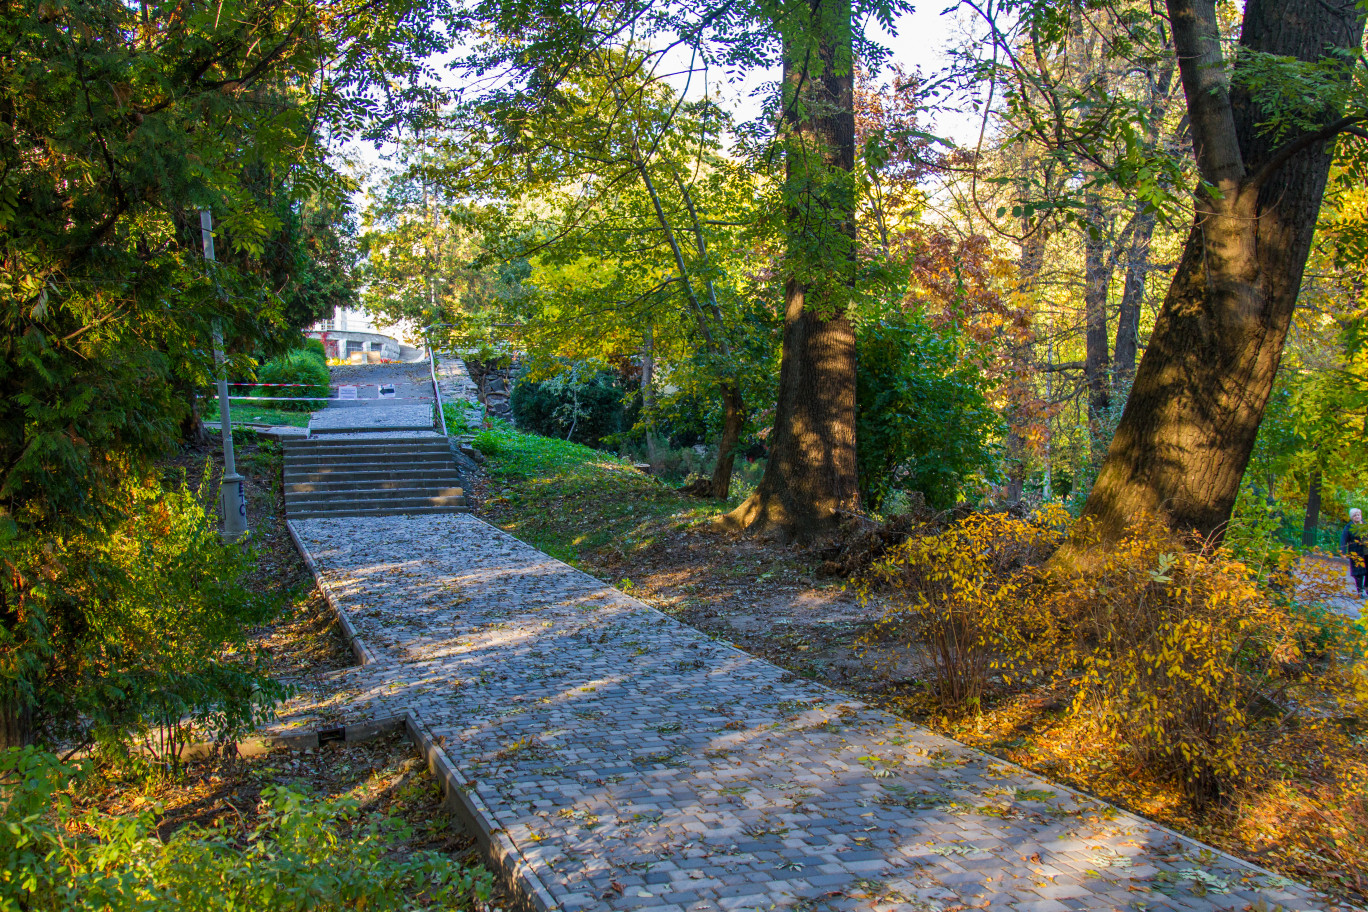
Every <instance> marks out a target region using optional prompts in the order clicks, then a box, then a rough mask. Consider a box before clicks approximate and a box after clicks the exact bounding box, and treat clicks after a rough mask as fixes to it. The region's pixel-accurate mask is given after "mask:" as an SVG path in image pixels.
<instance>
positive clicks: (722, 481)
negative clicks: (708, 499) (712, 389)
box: [712, 383, 746, 500]
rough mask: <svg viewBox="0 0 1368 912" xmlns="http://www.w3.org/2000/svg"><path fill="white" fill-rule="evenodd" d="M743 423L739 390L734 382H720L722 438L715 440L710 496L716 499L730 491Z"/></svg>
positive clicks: (724, 497) (742, 405)
mask: <svg viewBox="0 0 1368 912" xmlns="http://www.w3.org/2000/svg"><path fill="white" fill-rule="evenodd" d="M745 424H746V410H745V407H744V404H743V403H742V401H741V390H740V389H738V388H737V386H736V384H734V383H724V384H722V438H721V439H720V440H718V442H717V465H716V466H715V467H714V468H713V476H712V496H713V497H716V498H717V499H718V500H725V499H726V498H727V495H728V494H730V493H731V477H732V466H733V465H735V463H736V445H737V444H738V443H740V442H741V430H742V429H743V428H744V427H745Z"/></svg>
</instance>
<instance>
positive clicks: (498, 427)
mask: <svg viewBox="0 0 1368 912" xmlns="http://www.w3.org/2000/svg"><path fill="white" fill-rule="evenodd" d="M473 445H474V447H475V449H477V450H479V451H480V452H481V453H483V454H484V455H485V456H488V457H489V458H490V459H491V460H492V462H491V464H490V466H489V471H490V472H491V473H492V474H494V475H496V476H498V477H500V478H542V479H564V478H567V477H572V476H583V475H586V474H589V475H592V474H596V473H597V470H598V469H599V468H600V467H602V466H607V465H613V466H621V467H624V468H628V466H627V464H626V463H624V462H622V461H621V460H619V459H617V458H616V457H613V456H608V455H606V454H604V453H602V452H599V451H598V450H595V449H591V448H590V447H587V446H585V445H584V444H581V443H574V442H572V441H569V440H564V439H561V438H557V437H543V436H541V435H540V434H528V433H523V432H521V431H518V430H515V429H514V428H513V426H512V425H510V424H508V423H506V422H503V421H499V420H498V419H493V420H491V422H490V427H488V428H487V429H485V430H483V431H481V432H480V433H478V434H476V435H475V439H474V441H473Z"/></svg>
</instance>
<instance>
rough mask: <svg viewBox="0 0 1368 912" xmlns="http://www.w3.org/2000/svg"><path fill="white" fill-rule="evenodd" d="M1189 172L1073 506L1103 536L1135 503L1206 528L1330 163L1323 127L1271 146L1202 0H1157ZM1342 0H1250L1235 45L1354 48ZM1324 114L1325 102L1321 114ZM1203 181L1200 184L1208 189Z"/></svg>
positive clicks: (1263, 397) (1242, 445)
mask: <svg viewBox="0 0 1368 912" xmlns="http://www.w3.org/2000/svg"><path fill="white" fill-rule="evenodd" d="M1168 10H1169V18H1170V20H1171V22H1172V24H1173V37H1174V47H1175V50H1176V53H1177V57H1178V65H1179V72H1180V74H1181V77H1182V83H1183V90H1184V94H1185V95H1186V97H1187V103H1188V115H1189V122H1190V124H1191V130H1192V138H1193V147H1194V153H1195V155H1196V159H1197V165H1198V171H1199V174H1200V176H1201V178H1202V181H1203V186H1202V187H1199V189H1198V191H1197V192H1196V194H1195V199H1194V208H1195V216H1194V222H1193V226H1192V229H1191V232H1190V234H1189V235H1188V239H1187V242H1186V245H1185V247H1184V250H1183V255H1182V258H1181V260H1180V263H1179V266H1178V270H1177V272H1176V274H1175V275H1174V278H1173V282H1172V284H1171V285H1170V287H1169V290H1168V294H1167V296H1166V297H1165V300H1164V303H1163V306H1162V307H1161V309H1160V312H1159V316H1158V319H1157V321H1156V323H1155V327H1154V333H1153V335H1152V336H1151V338H1150V344H1149V347H1148V348H1147V349H1146V351H1145V355H1144V357H1143V358H1142V359H1141V361H1140V367H1139V369H1138V370H1137V372H1136V375H1135V384H1134V388H1133V389H1132V392H1131V396H1130V400H1129V402H1128V403H1127V405H1126V410H1125V413H1124V414H1123V415H1122V417H1121V422H1120V426H1119V427H1118V428H1117V432H1116V436H1115V438H1114V439H1113V441H1112V445H1111V449H1110V451H1109V453H1108V456H1107V460H1106V462H1105V463H1104V464H1103V467H1102V470H1101V472H1100V474H1099V476H1098V479H1097V482H1096V484H1094V486H1093V490H1092V493H1091V494H1090V495H1089V497H1088V501H1087V504H1086V506H1085V508H1084V513H1085V515H1087V516H1089V517H1091V518H1092V519H1093V520H1094V521H1095V522H1096V523H1097V524H1098V528H1099V530H1100V532H1101V533H1102V535H1103V536H1104V537H1107V538H1115V537H1118V536H1119V535H1120V534H1121V533H1122V531H1123V530H1124V529H1125V527H1126V525H1127V524H1128V522H1130V521H1131V520H1132V519H1134V518H1135V517H1136V516H1137V515H1139V514H1141V513H1151V514H1155V515H1162V516H1165V517H1167V519H1168V521H1169V523H1170V524H1171V525H1172V526H1173V527H1174V528H1177V529H1183V530H1189V529H1190V530H1196V531H1197V532H1198V533H1200V534H1202V535H1206V536H1211V537H1213V538H1219V536H1220V535H1221V533H1222V532H1223V530H1224V527H1225V523H1226V522H1227V521H1228V520H1229V518H1230V511H1231V508H1232V507H1233V506H1234V503H1235V498H1236V495H1237V494H1238V492H1239V485H1240V479H1241V478H1242V477H1243V475H1244V470H1245V467H1246V465H1247V464H1248V462H1249V456H1250V453H1251V452H1252V451H1253V447H1254V440H1255V436H1256V435H1257V433H1258V429H1259V422H1260V420H1261V419H1262V417H1263V411H1264V407H1265V405H1266V404H1267V402H1268V396H1269V394H1270V392H1271V391H1272V388H1273V380H1274V377H1275V376H1276V374H1277V370H1278V364H1279V362H1280V360H1281V358H1282V351H1283V344H1284V342H1285V340H1286V337H1287V329H1288V325H1289V323H1290V321H1291V318H1292V312H1293V309H1294V308H1295V305H1296V301H1297V292H1298V289H1299V287H1300V284H1301V278H1302V272H1303V270H1304V268H1305V266H1306V258H1307V255H1308V253H1309V251H1310V247H1311V239H1312V234H1313V233H1314V231H1315V226H1316V218H1317V215H1318V213H1319V210H1320V204H1321V198H1322V195H1323V193H1324V190H1325V183H1326V179H1327V177H1328V174H1329V169H1330V158H1331V149H1332V146H1333V140H1332V139H1331V137H1332V136H1333V133H1331V132H1327V131H1317V132H1314V133H1309V134H1306V135H1304V136H1300V137H1293V138H1291V139H1286V140H1283V142H1286V143H1289V145H1282V144H1281V143H1279V142H1276V141H1275V140H1274V138H1273V137H1271V136H1270V135H1269V134H1268V133H1267V132H1266V131H1264V130H1261V129H1260V126H1259V125H1260V123H1261V122H1262V121H1263V120H1264V119H1266V114H1265V112H1264V111H1262V110H1261V109H1259V108H1258V106H1257V105H1255V104H1254V103H1253V101H1252V99H1251V98H1250V97H1249V96H1248V93H1247V92H1245V91H1244V90H1243V89H1241V88H1239V87H1236V88H1235V89H1233V90H1232V88H1231V87H1230V85H1229V84H1228V82H1227V77H1226V75H1225V74H1226V72H1227V69H1226V68H1225V67H1224V65H1223V61H1222V59H1221V51H1220V33H1219V29H1218V27H1217V23H1216V11H1215V5H1214V2H1213V0H1168ZM1362 36H1363V14H1362V12H1361V11H1360V10H1359V9H1358V8H1357V7H1356V5H1355V4H1354V3H1353V2H1352V0H1329V2H1327V0H1277V2H1275V0H1250V2H1249V3H1248V4H1247V5H1246V7H1245V17H1244V25H1243V29H1242V32H1241V38H1240V44H1241V47H1242V48H1246V49H1249V50H1253V51H1257V52H1261V53H1265V54H1273V55H1279V56H1291V57H1296V58H1299V59H1301V60H1305V61H1314V60H1318V59H1320V58H1321V57H1322V56H1323V55H1325V53H1326V51H1327V47H1334V48H1342V49H1344V50H1345V51H1349V52H1352V51H1356V50H1357V49H1358V48H1359V46H1360V42H1361V41H1362ZM1337 121H1339V114H1338V112H1335V111H1326V112H1325V114H1324V120H1323V122H1324V123H1325V124H1327V126H1329V125H1331V124H1333V123H1336V122H1337ZM1208 188H1210V189H1208Z"/></svg>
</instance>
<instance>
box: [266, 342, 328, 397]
mask: <svg viewBox="0 0 1368 912" xmlns="http://www.w3.org/2000/svg"><path fill="white" fill-rule="evenodd" d="M257 381H258V382H260V383H303V384H305V385H304V386H284V387H281V386H258V387H256V388H255V389H253V390H252V395H253V396H267V397H270V398H273V399H274V398H284V399H296V398H298V397H302V396H308V397H319V398H317V399H313V400H311V401H303V402H290V401H286V402H281V403H279V405H280V407H281V408H284V409H293V410H295V411H313V410H314V409H320V408H322V407H323V405H324V403H323V402H322V401H320V400H321V399H322V398H326V397H327V396H328V381H329V375H328V365H327V363H326V362H325V361H320V360H318V359H317V358H316V357H315V356H314V354H313V353H312V352H311V351H308V350H305V349H295V350H294V351H292V352H288V353H286V354H284V355H281V356H280V357H278V358H272V359H271V360H270V361H267V362H266V363H265V364H263V365H261V368H260V369H259V370H258V371H257ZM262 404H269V403H264V402H263V403H262Z"/></svg>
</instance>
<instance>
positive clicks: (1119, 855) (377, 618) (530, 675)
mask: <svg viewBox="0 0 1368 912" xmlns="http://www.w3.org/2000/svg"><path fill="white" fill-rule="evenodd" d="M292 525H293V528H294V532H295V534H296V536H297V538H298V539H299V541H300V543H301V544H302V546H303V547H304V548H305V549H306V550H307V552H308V555H309V557H310V558H311V559H312V561H313V562H314V563H315V565H316V567H317V570H318V573H319V576H320V579H321V581H322V583H323V585H324V587H325V590H326V592H327V594H328V595H329V597H330V600H331V601H332V602H333V603H334V605H335V606H336V607H337V608H338V609H339V610H340V611H341V612H342V614H343V615H344V617H345V618H346V620H347V621H348V622H349V623H350V624H351V625H352V627H353V629H354V630H355V631H356V637H357V639H358V641H359V643H360V644H361V645H362V646H363V647H364V649H365V650H366V654H367V655H369V656H370V657H371V661H370V663H369V664H367V665H364V666H361V667H359V668H352V669H346V670H344V671H340V672H337V673H335V674H334V675H332V677H331V679H330V683H332V684H333V685H335V688H336V689H335V691H334V692H333V693H332V694H331V695H330V696H329V697H328V698H327V699H326V700H325V701H322V702H325V703H326V706H327V710H328V712H329V713H330V714H331V715H332V716H333V717H342V718H344V719H345V721H347V722H350V723H359V722H366V721H371V720H375V719H381V718H392V717H395V716H401V717H407V718H408V719H409V720H410V725H413V726H416V727H420V728H421V729H422V730H423V731H426V732H427V733H429V735H430V737H431V738H432V739H433V740H434V741H436V742H438V743H440V744H441V745H442V747H441V750H442V751H443V752H444V755H445V757H446V758H449V761H450V764H451V768H452V770H453V776H454V778H455V780H456V781H457V782H459V783H464V787H465V788H466V789H468V797H469V799H470V800H474V799H475V797H476V796H478V802H479V804H478V808H477V811H478V813H479V814H480V815H483V818H484V819H482V820H481V825H482V826H483V827H486V828H488V829H489V830H492V831H493V830H502V831H503V832H505V833H506V834H507V837H508V839H509V840H511V841H512V851H513V852H514V854H515V855H516V856H517V858H516V862H517V864H518V865H520V866H522V867H523V868H524V869H525V870H526V871H528V872H529V873H530V875H531V876H533V877H534V878H535V879H536V880H537V881H539V883H540V884H541V886H542V888H544V890H545V891H546V893H547V894H548V895H549V897H550V901H551V902H553V903H555V904H557V905H558V906H559V907H560V908H563V909H605V910H607V909H626V908H651V909H672V908H678V909H687V910H690V912H714V910H720V909H723V908H726V909H728V910H730V909H739V908H749V907H748V906H745V905H744V902H750V903H752V904H753V905H755V906H756V907H763V908H769V906H770V904H775V905H776V906H780V905H781V900H782V903H783V904H787V905H788V906H792V905H793V904H794V903H797V902H799V897H800V895H804V894H805V895H807V896H809V897H814V896H820V901H821V908H822V909H824V910H831V912H842V910H853V909H857V908H858V909H868V908H871V907H875V908H885V907H887V908H894V907H898V906H899V903H900V902H901V901H898V900H894V899H888V900H887V902H886V903H885V900H884V899H883V898H881V897H879V896H873V895H867V890H868V889H871V887H870V886H869V883H870V881H873V880H880V879H883V880H888V883H887V884H886V885H885V886H886V887H887V888H888V889H892V884H893V883H895V882H896V883H900V884H904V885H905V886H902V887H899V888H898V889H899V890H900V891H901V893H902V894H903V895H904V896H905V898H906V901H905V903H904V904H903V906H902V907H904V908H911V909H916V908H922V907H924V908H938V907H942V906H945V905H953V904H955V903H963V904H965V905H977V904H978V903H980V902H984V901H990V907H991V908H1012V909H1016V910H1019V912H1025V910H1028V909H1034V910H1042V912H1044V910H1068V909H1071V908H1087V907H1089V904H1090V903H1095V905H1094V906H1092V907H1094V908H1098V909H1110V908H1113V907H1115V908H1127V909H1139V908H1155V907H1159V906H1162V905H1169V907H1172V908H1184V909H1192V910H1203V912H1215V910H1224V909H1228V908H1231V906H1232V901H1233V900H1234V899H1235V897H1234V896H1232V895H1230V894H1229V893H1226V894H1224V895H1223V894H1221V893H1219V892H1215V891H1213V890H1212V884H1213V883H1227V884H1230V885H1231V887H1232V888H1233V889H1237V890H1239V891H1240V895H1241V896H1244V895H1246V894H1248V895H1250V896H1255V897H1257V898H1259V899H1262V900H1264V901H1266V902H1267V904H1268V905H1269V906H1270V907H1271V906H1272V905H1274V904H1275V903H1277V904H1281V905H1282V906H1283V907H1284V908H1285V909H1288V910H1294V909H1306V910H1311V909H1315V910H1329V909H1334V908H1336V907H1335V906H1334V905H1333V904H1331V903H1329V902H1327V901H1326V900H1324V899H1323V898H1321V897H1319V896H1318V895H1317V894H1315V893H1313V892H1312V891H1310V890H1309V889H1307V888H1304V887H1302V886H1300V885H1294V884H1290V883H1289V882H1288V881H1285V880H1282V879H1280V878H1272V877H1270V876H1268V875H1267V874H1266V873H1264V872H1261V871H1259V870H1257V869H1254V868H1252V867H1251V866H1248V865H1245V864H1243V863H1241V862H1239V861H1237V860H1236V859H1233V858H1231V857H1230V856H1227V855H1224V854H1222V853H1219V852H1215V851H1213V850H1210V849H1207V848H1206V847H1205V846H1202V845H1201V844H1200V843H1197V842H1195V841H1192V840H1187V839H1183V838H1179V837H1175V836H1174V835H1172V834H1171V833H1169V832H1167V831H1165V830H1162V829H1160V828H1159V827H1156V826H1154V825H1153V824H1150V823H1148V822H1146V821H1144V820H1142V819H1140V818H1137V817H1133V816H1131V815H1128V814H1124V813H1120V814H1118V813H1116V812H1115V811H1113V810H1111V809H1109V808H1107V807H1106V806H1104V805H1102V804H1100V803H1099V802H1097V801H1095V800H1093V799H1091V798H1089V797H1087V796H1085V795H1081V794H1077V793H1074V792H1072V791H1071V790H1069V789H1068V788H1066V787H1063V786H1060V785H1056V784H1053V783H1050V782H1047V781H1045V780H1042V779H1040V778H1039V777H1037V776H1034V775H1031V774H1029V773H1027V772H1025V771H1022V770H1018V769H1016V768H1015V767H1012V766H1010V765H1008V764H1004V763H1001V762H999V761H996V760H994V759H992V758H989V757H986V756H985V755H983V754H980V753H977V752H975V751H972V750H970V749H969V748H967V747H965V746H963V745H960V744H958V743H956V742H953V741H951V740H949V739H947V738H943V737H941V736H939V735H936V734H935V733H933V732H930V731H927V730H926V729H923V728H920V727H918V726H916V725H912V724H909V723H907V722H904V721H901V720H899V719H897V718H895V717H893V716H891V715H889V714H887V713H884V712H881V711H878V710H874V709H871V708H869V707H868V706H866V705H865V704H863V703H861V702H859V701H857V700H854V699H851V698H850V697H849V696H847V695H843V694H839V693H836V692H834V691H831V690H828V689H825V688H823V687H821V686H818V685H816V684H814V683H811V682H808V681H803V680H794V679H792V678H791V676H790V675H788V674H786V673H785V672H784V671H783V670H782V669H779V668H777V667H775V666H773V665H770V664H768V663H767V662H764V661H762V660H760V659H757V658H754V657H752V656H749V655H746V654H745V653H741V652H739V651H738V650H736V649H734V648H732V647H729V646H724V645H722V644H719V643H715V642H713V641H712V640H710V639H709V638H708V637H707V636H705V635H704V634H702V633H700V632H698V631H696V630H693V629H692V628H689V627H686V626H684V625H682V624H679V623H677V622H675V621H673V620H672V619H670V618H668V617H666V616H664V615H662V614H660V613H659V612H657V611H655V610H654V609H652V608H650V607H648V606H647V605H644V604H643V603H641V602H639V601H637V600H635V599H633V598H631V597H629V596H627V595H625V594H623V593H621V592H618V591H617V590H615V589H612V588H611V587H608V586H605V585H604V584H602V583H601V582H599V581H597V580H594V579H593V578H591V577H589V576H587V575H585V574H583V573H580V572H579V571H577V570H574V569H573V568H571V567H569V566H567V565H565V564H563V563H561V562H559V561H556V560H554V559H552V558H550V557H548V556H547V555H545V554H542V553H541V552H539V551H536V550H535V549H533V548H530V547H528V546H527V545H524V544H523V543H521V542H519V541H517V540H516V539H514V538H513V537H512V536H510V535H507V534H506V533H504V532H502V531H500V530H498V529H496V528H494V527H492V526H489V525H487V524H486V523H483V522H481V521H480V520H478V519H476V518H474V517H472V516H469V515H462V514H446V515H431V516H409V517H405V516H393V517H375V518H366V519H355V518H350V519H345V520H341V519H326V518H319V519H306V520H299V521H293V522H292ZM718 707H723V708H724V709H725V712H722V711H719V710H718ZM802 707H806V708H802ZM318 712H319V705H318V704H317V703H309V702H308V700H306V699H304V698H300V699H299V700H298V701H296V703H295V704H294V705H293V706H289V707H287V709H286V713H285V716H284V717H283V718H282V719H281V720H280V722H279V723H278V725H277V728H284V729H288V726H289V725H290V723H291V722H292V721H293V720H294V719H296V718H310V717H311V716H310V715H309V714H311V713H312V714H317V713H318ZM730 719H739V720H742V722H743V724H744V725H745V728H743V729H741V730H739V731H731V730H726V729H723V727H722V726H723V725H724V724H726V721H725V720H730ZM818 725H821V726H829V727H832V728H834V729H835V731H834V732H832V733H831V734H832V735H834V736H822V737H814V736H813V733H812V732H811V731H810V730H811V729H812V728H813V727H814V726H818ZM869 757H877V758H879V761H880V762H879V763H878V764H877V767H878V771H879V774H880V775H879V776H875V773H874V770H873V769H870V768H868V767H867V766H866V763H869V760H868V759H867V758H869ZM734 788H744V789H746V790H745V791H744V792H741V793H739V794H730V793H723V791H722V790H723V789H734ZM1017 789H1022V790H1027V789H1029V790H1033V791H1035V792H1040V791H1049V792H1053V793H1054V794H1055V796H1056V797H1055V798H1053V799H1050V800H1048V801H1039V800H1035V801H1030V802H1015V801H1013V800H1012V799H1011V797H1010V796H1011V795H1012V794H1014V793H1015V791H1016V790H1017ZM929 795H942V796H946V795H949V796H953V801H954V802H955V804H954V805H946V806H940V807H933V808H924V807H917V806H916V805H915V804H913V806H912V807H908V806H907V804H908V803H909V802H915V801H920V800H925V797H924V796H929ZM917 796H922V797H920V798H919V797H917ZM799 797H801V798H802V799H803V800H802V801H801V802H798V801H796V800H795V799H796V798H799ZM472 806H474V805H472ZM978 807H982V808H985V809H987V808H991V809H992V810H991V813H988V814H981V813H976V812H975V810H974V809H975V808H978ZM1004 811H1006V812H1008V816H1010V817H1014V818H1015V819H1004V817H1003V816H1002V815H1003V812H1004ZM890 830H891V832H890ZM534 837H535V838H534ZM1035 853H1038V854H1039V857H1040V861H1039V863H1035V862H1028V861H1026V860H1024V858H1028V857H1030V856H1031V855H1032V854H1035ZM648 865H649V866H650V867H649V868H648V867H647V866H648ZM643 871H644V872H645V873H640V872H643ZM1089 871H1094V872H1100V873H1102V874H1104V875H1105V877H1104V878H1103V879H1099V878H1097V877H1096V876H1095V875H1094V874H1089V873H1087V872H1089ZM614 872H618V873H616V874H615V873H614ZM632 872H638V873H636V874H633V873H632ZM895 874H896V877H897V880H896V881H894V880H892V879H890V878H892V877H893V876H894V875H895ZM624 875H627V876H630V877H631V878H632V879H631V883H630V885H628V881H627V880H624ZM694 875H698V876H694ZM1046 878H1051V879H1052V880H1050V881H1048V882H1047V880H1046ZM614 879H616V880H617V881H618V882H619V883H622V884H623V885H624V887H625V894H624V895H623V896H615V897H613V898H609V899H602V898H600V897H602V895H603V892H604V891H605V890H607V889H608V886H607V885H608V884H610V883H611V881H612V880H614ZM1014 884H1015V885H1017V886H1013V885H1014ZM1035 884H1041V885H1042V886H1041V887H1039V888H1035V889H1033V885H1035ZM1047 884H1048V885H1047ZM1151 886H1154V887H1162V888H1163V889H1164V891H1165V893H1168V894H1172V897H1173V902H1172V903H1165V902H1164V901H1165V900H1167V899H1168V898H1169V897H1167V896H1165V895H1164V894H1163V893H1159V892H1157V891H1156V892H1151V891H1150V890H1148V889H1146V888H1148V887H1151ZM1131 888H1134V889H1131ZM609 892H610V893H611V892H613V891H611V890H609ZM641 892H646V893H649V894H650V896H649V897H641V896H638V895H636V894H638V893H641ZM1004 897H1009V899H1004ZM875 900H878V902H876V901H875ZM739 903H741V904H739ZM917 904H921V905H917ZM1240 904H1241V905H1244V904H1245V902H1244V900H1241V903H1240Z"/></svg>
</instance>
